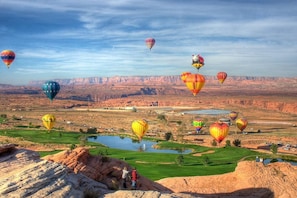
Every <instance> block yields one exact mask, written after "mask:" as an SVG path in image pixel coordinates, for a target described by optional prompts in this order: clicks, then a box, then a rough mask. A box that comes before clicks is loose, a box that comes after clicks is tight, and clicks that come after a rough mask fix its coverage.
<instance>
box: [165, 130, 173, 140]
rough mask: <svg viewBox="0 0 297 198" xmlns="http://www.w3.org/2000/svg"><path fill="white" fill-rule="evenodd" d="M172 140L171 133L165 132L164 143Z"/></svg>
mask: <svg viewBox="0 0 297 198" xmlns="http://www.w3.org/2000/svg"><path fill="white" fill-rule="evenodd" d="M171 139H172V133H171V132H167V133H165V140H166V141H169V140H171Z"/></svg>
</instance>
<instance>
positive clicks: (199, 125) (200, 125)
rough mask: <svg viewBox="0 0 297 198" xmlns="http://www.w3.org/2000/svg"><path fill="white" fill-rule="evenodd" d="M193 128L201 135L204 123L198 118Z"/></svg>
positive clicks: (194, 121)
mask: <svg viewBox="0 0 297 198" xmlns="http://www.w3.org/2000/svg"><path fill="white" fill-rule="evenodd" d="M193 126H194V127H195V128H196V132H197V133H199V131H200V130H201V129H202V127H203V126H204V121H203V120H202V119H200V118H196V119H195V120H193Z"/></svg>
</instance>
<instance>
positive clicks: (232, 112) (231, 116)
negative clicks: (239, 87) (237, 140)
mask: <svg viewBox="0 0 297 198" xmlns="http://www.w3.org/2000/svg"><path fill="white" fill-rule="evenodd" d="M237 116H238V112H236V111H231V112H230V113H229V117H230V119H231V120H235V119H236V118H237Z"/></svg>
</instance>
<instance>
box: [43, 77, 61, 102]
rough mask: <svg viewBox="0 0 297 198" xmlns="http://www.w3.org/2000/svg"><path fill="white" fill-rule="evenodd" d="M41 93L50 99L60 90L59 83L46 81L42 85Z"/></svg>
mask: <svg viewBox="0 0 297 198" xmlns="http://www.w3.org/2000/svg"><path fill="white" fill-rule="evenodd" d="M42 90H43V93H44V94H45V95H46V96H47V97H48V98H49V99H50V100H51V101H52V100H53V99H54V98H55V97H56V95H57V94H58V93H59V91H60V85H59V83H57V82H55V81H46V82H45V83H44V84H43V85H42Z"/></svg>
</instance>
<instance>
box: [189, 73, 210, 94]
mask: <svg viewBox="0 0 297 198" xmlns="http://www.w3.org/2000/svg"><path fill="white" fill-rule="evenodd" d="M185 81H186V82H185V84H186V86H187V88H188V89H189V90H190V91H191V92H192V93H193V95H194V96H196V95H197V94H198V93H199V92H200V90H201V89H202V88H203V86H204V83H205V78H204V76H203V75H201V74H189V75H188V76H187V78H186V80H185Z"/></svg>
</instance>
